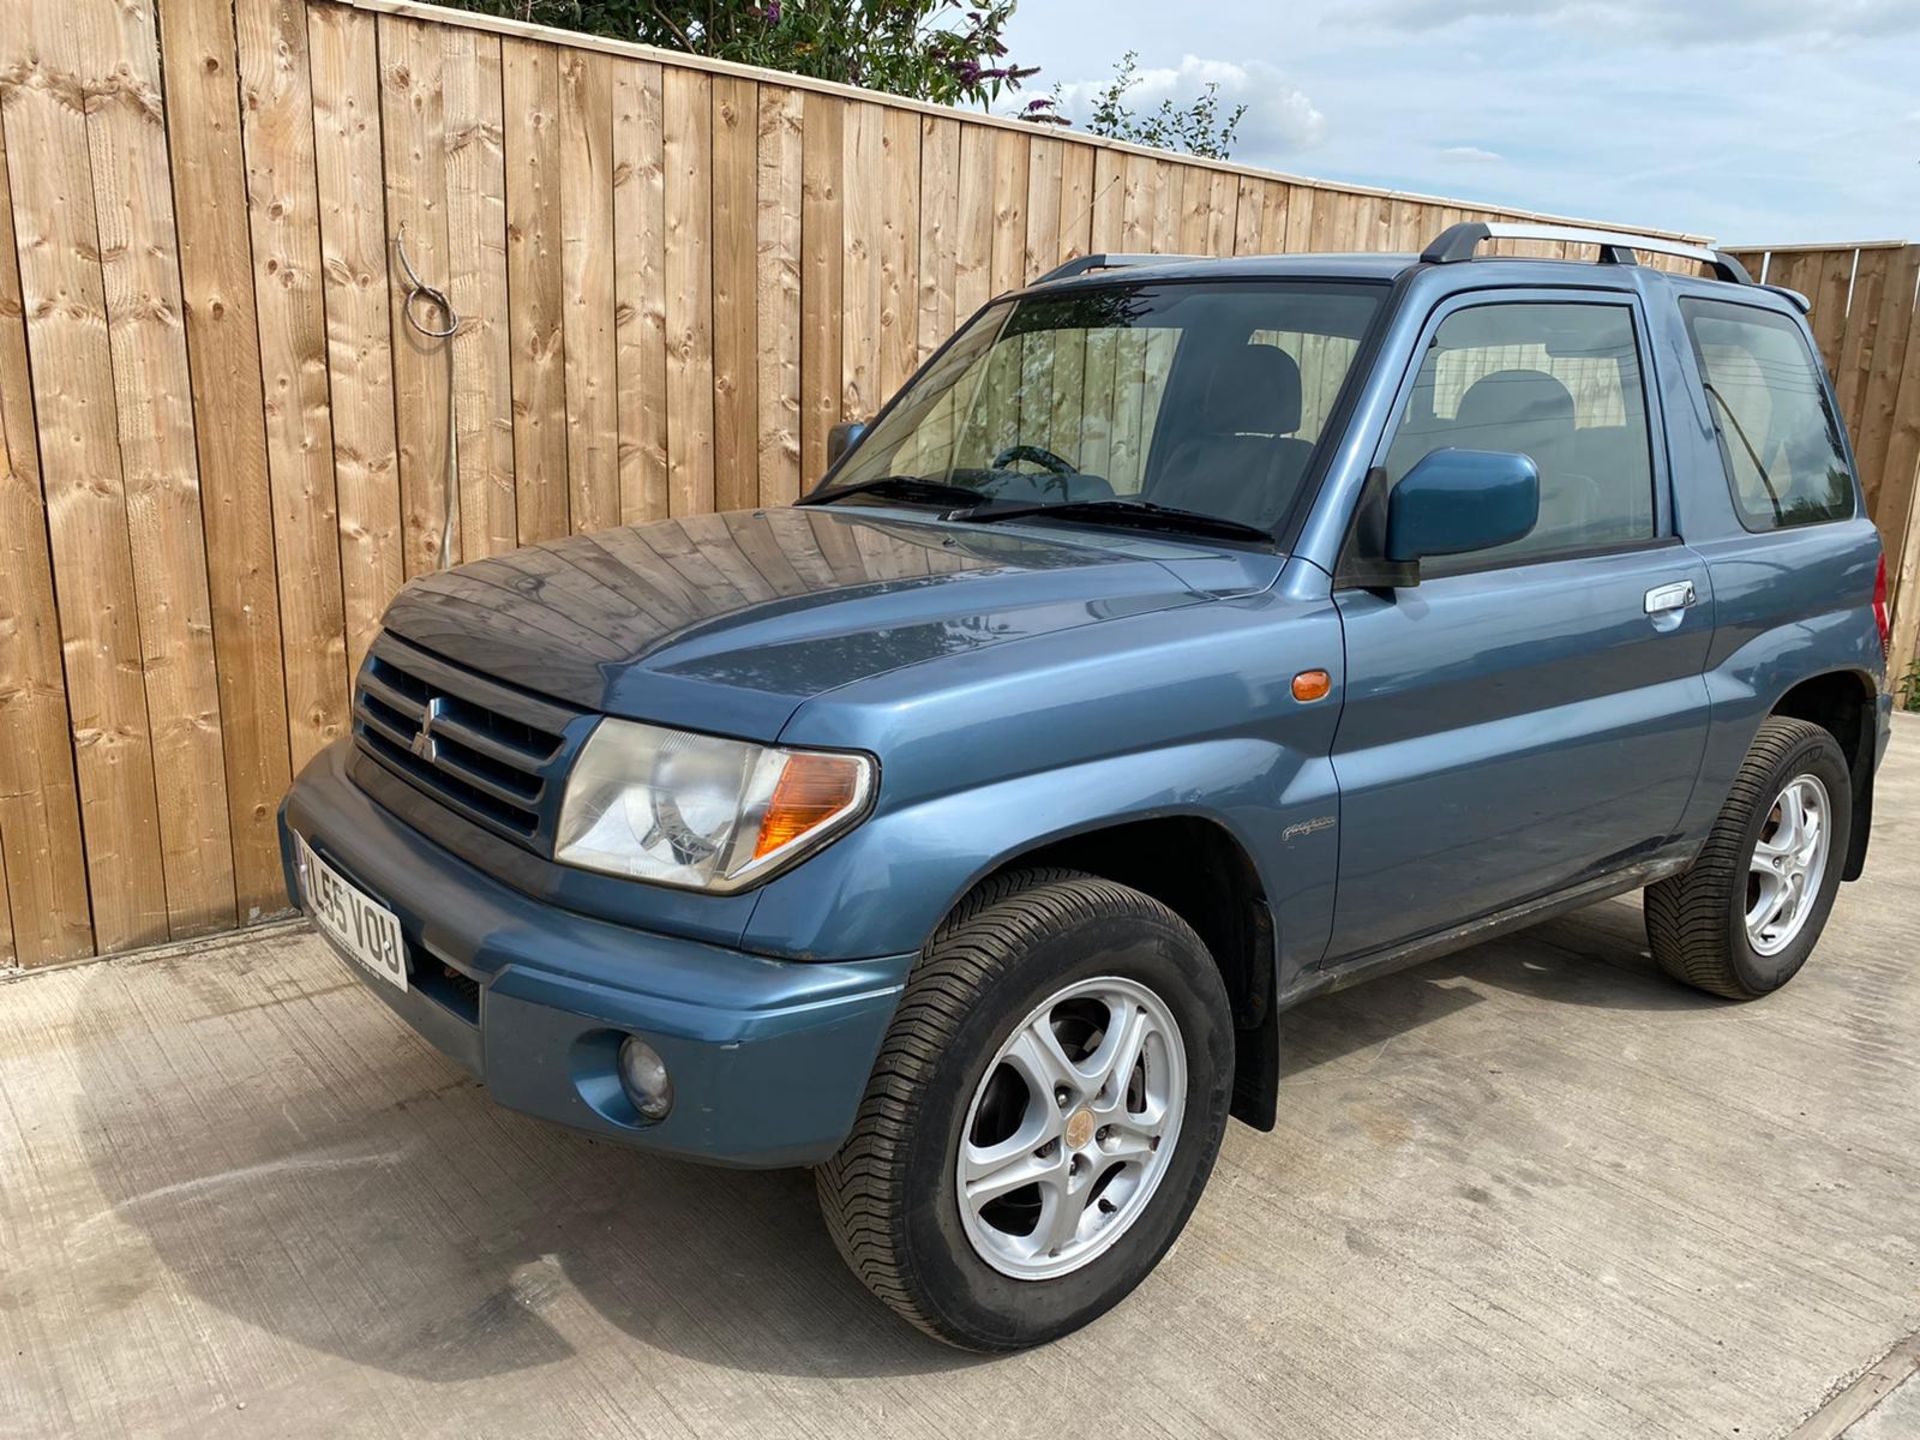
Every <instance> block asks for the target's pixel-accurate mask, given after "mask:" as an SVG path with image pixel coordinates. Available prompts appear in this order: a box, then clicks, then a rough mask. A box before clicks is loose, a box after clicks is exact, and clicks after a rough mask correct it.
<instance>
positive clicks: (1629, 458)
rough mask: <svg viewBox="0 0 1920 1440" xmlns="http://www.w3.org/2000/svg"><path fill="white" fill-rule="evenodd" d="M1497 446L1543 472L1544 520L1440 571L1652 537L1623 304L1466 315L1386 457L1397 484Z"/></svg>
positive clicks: (1637, 377)
mask: <svg viewBox="0 0 1920 1440" xmlns="http://www.w3.org/2000/svg"><path fill="white" fill-rule="evenodd" d="M1449 448H1452V449H1460V450H1497V451H1509V452H1514V453H1518V454H1522V455H1526V456H1529V457H1531V459H1532V460H1533V463H1534V465H1535V466H1536V467H1537V468H1538V469H1539V471H1540V519H1539V521H1538V523H1537V524H1535V526H1534V528H1533V531H1532V533H1531V534H1528V535H1525V536H1523V537H1521V538H1520V539H1518V540H1515V541H1513V542H1511V543H1509V544H1506V545H1499V546H1495V547H1493V548H1492V549H1488V550H1480V551H1476V552H1474V553H1472V554H1470V555H1456V556H1450V557H1447V558H1446V559H1445V560H1443V561H1440V562H1437V563H1435V564H1433V565H1431V566H1430V567H1429V568H1430V569H1431V570H1433V571H1434V572H1435V573H1445V572H1446V571H1449V570H1453V571H1458V570H1465V569H1479V568H1483V567H1485V566H1487V565H1489V564H1509V563H1512V562H1514V561H1520V560H1532V559H1539V558H1545V557H1547V556H1551V555H1557V554H1570V553H1573V552H1577V551H1585V550H1594V549H1599V548H1603V547H1607V546H1614V545H1621V544H1628V543H1631V542H1634V541H1644V540H1651V539H1652V538H1653V534H1654V501H1653V462H1652V448H1651V440H1650V436H1649V431H1648V423H1647V396H1646V386H1645V382H1644V380H1643V378H1642V375H1641V369H1640V353H1639V348H1638V345H1637V344H1636V342H1635V338H1634V328H1633V315H1632V312H1631V311H1630V310H1629V309H1628V308H1627V307H1626V306H1624V305H1587V304H1552V303H1546V302H1538V303H1536V302H1516V303H1513V304H1504V305H1480V306H1474V307H1472V308H1470V309H1465V310H1456V311H1455V312H1454V313H1453V314H1451V315H1449V316H1448V317H1447V318H1446V319H1445V320H1443V321H1442V322H1441V324H1440V328H1439V329H1438V331H1436V332H1435V334H1434V338H1433V342H1432V344H1430V345H1429V346H1428V348H1427V353H1426V355H1425V357H1424V358H1423V359H1422V360H1421V362H1420V372H1419V375H1418V376H1417V377H1416V379H1415V381H1414V389H1413V396H1412V398H1411V400H1410V401H1409V403H1408V406H1407V412H1406V414H1405V416H1404V417H1402V419H1401V422H1400V429H1399V430H1398V432H1397V433H1396V434H1395V436H1394V440H1393V444H1392V445H1391V446H1390V447H1389V449H1388V451H1387V459H1386V470H1387V478H1388V481H1389V483H1391V484H1394V485H1397V484H1399V483H1400V481H1401V479H1402V478H1404V477H1405V475H1406V473H1407V472H1408V471H1409V470H1411V469H1412V468H1413V467H1414V466H1415V465H1416V464H1418V463H1419V461H1420V460H1421V459H1422V458H1424V457H1425V456H1426V455H1427V454H1429V453H1430V452H1432V451H1434V450H1443V449H1449Z"/></svg>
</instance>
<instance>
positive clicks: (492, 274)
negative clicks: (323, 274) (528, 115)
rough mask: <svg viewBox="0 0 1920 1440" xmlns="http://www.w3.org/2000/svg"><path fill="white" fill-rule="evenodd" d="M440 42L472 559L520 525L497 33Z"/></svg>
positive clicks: (459, 447) (460, 438) (450, 33)
mask: <svg viewBox="0 0 1920 1440" xmlns="http://www.w3.org/2000/svg"><path fill="white" fill-rule="evenodd" d="M443 40H444V45H443V54H442V61H441V90H442V96H443V103H444V106H445V123H446V131H447V264H448V285H449V290H448V293H449V295H450V296H451V297H452V299H453V308H454V309H455V310H456V311H458V312H459V315H460V329H459V331H458V332H457V333H456V334H455V335H454V337H453V405H454V417H455V429H456V438H455V445H454V448H455V451H456V452H457V458H458V467H459V475H458V479H459V485H460V553H461V555H462V556H463V557H464V558H466V559H469V560H475V559H478V558H480V557H481V556H483V555H497V554H499V553H500V552H501V551H503V550H511V549H512V548H513V547H514V546H515V545H516V544H517V543H519V542H518V537H519V531H520V522H519V515H518V513H517V505H516V502H515V497H514V483H513V482H514V475H513V348H512V347H513V339H512V321H511V318H510V310H509V305H510V301H509V297H508V294H507V175H506V156H505V149H504V140H505V122H504V119H503V115H502V110H501V89H500V87H501V74H500V40H499V37H497V36H494V35H485V34H481V33H479V32H477V31H473V30H464V29H459V28H456V27H453V26H448V27H446V33H445V35H444V37H443ZM609 303H612V302H611V299H609Z"/></svg>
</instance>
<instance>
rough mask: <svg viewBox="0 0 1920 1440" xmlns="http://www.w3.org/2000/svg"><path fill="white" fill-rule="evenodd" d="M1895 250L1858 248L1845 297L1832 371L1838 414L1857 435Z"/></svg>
mask: <svg viewBox="0 0 1920 1440" xmlns="http://www.w3.org/2000/svg"><path fill="white" fill-rule="evenodd" d="M1897 255H1898V252H1897V251H1894V250H1888V249H1879V250H1862V251H1860V252H1859V259H1858V261H1857V262H1856V264H1855V268H1854V278H1853V293H1852V294H1851V295H1850V296H1849V297H1848V300H1847V323H1846V331H1845V333H1844V334H1843V335H1842V336H1841V339H1840V363H1839V366H1838V368H1837V369H1836V371H1835V373H1834V382H1835V384H1836V385H1837V386H1838V388H1839V399H1840V413H1841V415H1842V417H1843V418H1844V419H1845V420H1846V424H1847V432H1848V433H1849V434H1850V435H1853V436H1855V437H1858V436H1859V434H1860V421H1861V419H1862V418H1863V412H1864V408H1865V400H1866V387H1867V381H1868V380H1869V379H1871V378H1872V375H1873V352H1874V350H1875V349H1876V348H1877V346H1878V344H1879V339H1880V302H1881V299H1882V297H1883V296H1884V295H1885V292H1886V283H1887V273H1888V271H1889V270H1890V269H1891V268H1892V266H1893V262H1894V260H1895V258H1896V257H1897Z"/></svg>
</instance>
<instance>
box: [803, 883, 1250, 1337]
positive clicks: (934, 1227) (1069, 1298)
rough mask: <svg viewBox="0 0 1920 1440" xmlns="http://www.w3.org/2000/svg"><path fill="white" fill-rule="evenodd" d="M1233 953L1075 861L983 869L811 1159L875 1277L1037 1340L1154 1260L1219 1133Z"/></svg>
mask: <svg viewBox="0 0 1920 1440" xmlns="http://www.w3.org/2000/svg"><path fill="white" fill-rule="evenodd" d="M1232 1036H1233V1024H1232V1016H1231V1013H1230V1011H1229V1009H1228V1005H1227V999H1226V993H1225V990H1224V988H1223V987H1222V985H1221V981H1220V975H1219V971H1218V970H1217V969H1216V967H1215V966H1214V963H1213V960H1212V958H1211V957H1210V956H1209V955H1208V953H1207V951H1206V948H1205V947H1204V946H1203V945H1202V944H1201V942H1200V940H1199V938H1198V937H1197V936H1196V935H1195V934H1194V933H1193V931H1192V930H1191V929H1189V928H1188V927H1187V925H1186V924H1185V922H1183V921H1182V920H1181V919H1180V918H1179V917H1178V916H1176V915H1174V914H1173V913H1172V912H1171V911H1170V910H1168V909H1167V908H1166V907H1165V906H1163V905H1161V904H1160V903H1159V902H1158V901H1155V900H1153V899H1151V898H1149V897H1148V896H1145V895H1142V894H1141V893H1139V892H1138V891H1135V890H1130V889H1128V888H1126V887H1125V886H1121V885H1116V884H1114V883H1112V882H1110V881H1106V880H1101V879H1097V878H1095V877H1093V876H1088V875H1080V874H1076V873H1074V872H1070V871H1029V872H1025V873H1022V874H1014V875H1009V876H1004V877H1000V878H998V879H995V880H993V881H990V882H988V883H987V884H986V885H985V886H983V887H982V888H981V889H980V890H979V891H977V892H976V893H975V894H974V895H973V896H972V897H970V898H969V899H968V900H967V901H966V902H965V903H964V904H963V905H962V906H961V907H960V908H959V910H958V911H957V912H956V913H955V914H954V916H953V917H952V918H950V919H949V920H948V921H947V922H946V924H945V925H943V926H942V927H941V930H940V932H939V934H938V935H936V936H935V938H934V940H933V942H932V943H931V944H930V945H929V946H928V948H927V952H926V954H925V955H924V956H923V957H922V959H921V961H920V962H919V964H918V965H917V966H916V967H915V969H914V972H913V975H912V976H911V978H910V979H909V981H908V984H907V991H906V994H905V996H904V997H903V998H902V1000H901V1005H900V1011H899V1013H898V1015H897V1016H896V1017H895V1020H894V1023H893V1026H892V1028H891V1029H890V1030H889V1032H888V1034H887V1038H886V1041H885V1042H884V1044H883V1045H882V1047H881V1053H880V1058H879V1059H878V1061H877V1062H876V1063H875V1067H874V1073H873V1077H872V1080H871V1081H870V1082H869V1085H868V1089H867V1094H866V1097H865V1099H864V1100H863V1101H862V1104H861V1107H860V1114H859V1119H858V1121H857V1122H856V1124H855V1127H854V1130H853V1133H852V1134H851V1135H850V1136H849V1137H848V1139H847V1142H846V1144H845V1145H844V1146H843V1147H842V1148H841V1150H840V1152H839V1154H837V1155H836V1156H835V1157H834V1158H833V1159H832V1160H830V1161H829V1162H828V1163H827V1164H825V1165H823V1166H821V1167H820V1169H819V1171H818V1172H816V1177H817V1187H818V1191H819V1195H820V1205H821V1212H822V1214H823V1215H824V1216H825V1218H826V1221H827V1228H828V1229H829V1231H830V1232H831V1233H832V1235H833V1237H834V1241H835V1243H836V1244H837V1245H838V1246H839V1248H840V1251H841V1253H842V1255H844V1256H845V1257H846V1260H847V1263H848V1264H849V1265H850V1266H851V1267H852V1268H853V1271H854V1273H855V1274H856V1275H858V1276H859V1278H860V1279H861V1281H862V1282H863V1283H864V1284H865V1285H866V1286H867V1287H868V1289H870V1290H872V1291H873V1292H874V1294H876V1295H878V1296H879V1297H880V1298H881V1299H882V1300H884V1301H885V1302H886V1303H887V1304H888V1305H889V1306H891V1307H892V1308H893V1309H894V1310H895V1311H896V1312H898V1313H899V1314H900V1315H901V1316H903V1317H904V1318H906V1319H907V1320H909V1321H911V1322H912V1323H913V1324H915V1325H917V1326H919V1327H920V1328H921V1329H922V1330H925V1331H926V1332H927V1333H928V1334H930V1335H933V1336H935V1337H937V1338H938V1339H941V1340H945V1341H947V1342H948V1343H950V1344H954V1345H959V1346H963V1347H965V1348H968V1349H974V1350H1014V1349H1019V1348H1021V1347H1023V1346H1028V1345H1035V1344H1040V1343H1042V1342H1044V1341H1047V1340H1051V1339H1054V1338H1056V1337H1057V1336H1060V1335H1064V1334H1066V1333H1068V1332H1069V1331H1071V1330H1075V1329H1077V1328H1079V1327H1080V1326H1082V1325H1084V1324H1086V1323H1087V1322H1088V1321H1089V1320H1092V1319H1093V1318H1094V1317H1095V1316H1097V1315H1099V1314H1101V1313H1102V1312H1104V1311H1105V1310H1107V1309H1108V1308H1110V1307H1111V1306H1113V1305H1114V1304H1116V1303H1117V1302H1118V1301H1120V1300H1121V1299H1122V1298H1124V1297H1125V1296H1126V1295H1127V1294H1128V1292H1130V1291H1131V1290H1132V1289H1133V1288H1134V1287H1135V1286H1136V1285H1138V1284H1139V1283H1140V1281H1141V1280H1142V1279H1144V1278H1145V1277H1146V1275H1147V1274H1148V1273H1149V1272H1150V1271H1151V1270H1152V1269H1153V1267H1154V1265H1155V1264H1156V1263H1157V1262H1158V1261H1159V1259H1160V1257H1161V1255H1162V1254H1164V1253H1165V1252H1166V1250H1167V1247H1168V1246H1170V1245H1171V1244H1172V1243H1173V1241H1174V1239H1175V1237H1176V1236H1178V1234H1179V1233H1180V1230H1181V1228H1182V1226H1183V1225H1184V1224H1185V1223H1186V1219H1187V1216H1188V1215H1189V1214H1190V1213H1191V1212H1192V1209H1193V1206H1194V1204H1195V1202H1196V1201H1197V1200H1198V1199H1199V1196H1200V1191H1201V1189H1202V1188H1203V1187H1204V1186H1205V1184H1206V1181H1207V1176H1208V1174H1209V1173H1210V1172H1211V1170H1212V1167H1213V1160H1214V1156H1215V1154H1216V1153H1217V1152H1218V1150H1219V1146H1220V1137H1221V1133H1222V1131H1223V1130H1224V1128H1225V1124H1226V1116H1227V1101H1228V1094H1229V1090H1230V1088H1231V1083H1232V1077H1233V1040H1232Z"/></svg>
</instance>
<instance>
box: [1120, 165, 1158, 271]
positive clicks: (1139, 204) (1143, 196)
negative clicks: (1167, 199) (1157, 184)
mask: <svg viewBox="0 0 1920 1440" xmlns="http://www.w3.org/2000/svg"><path fill="white" fill-rule="evenodd" d="M1117 248H1118V249H1120V250H1122V251H1123V252H1125V253H1126V254H1129V255H1144V254H1146V253H1147V252H1148V251H1149V250H1151V249H1153V161H1152V160H1151V159H1149V158H1148V157H1147V156H1145V155H1132V154H1129V155H1127V156H1126V157H1124V159H1123V160H1122V161H1121V170H1120V244H1119V246H1118V247H1117Z"/></svg>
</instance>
